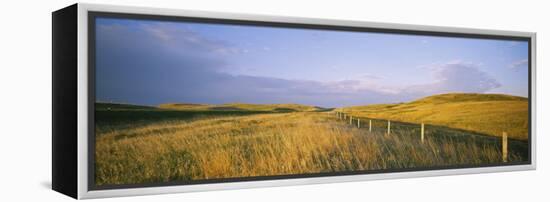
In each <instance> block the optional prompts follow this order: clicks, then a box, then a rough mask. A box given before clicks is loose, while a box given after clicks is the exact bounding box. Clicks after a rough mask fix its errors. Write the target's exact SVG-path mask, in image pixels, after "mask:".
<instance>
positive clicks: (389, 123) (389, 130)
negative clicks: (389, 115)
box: [387, 120, 391, 135]
mask: <svg viewBox="0 0 550 202" xmlns="http://www.w3.org/2000/svg"><path fill="white" fill-rule="evenodd" d="M390 133H391V122H390V120H388V133H387V134H388V135H389V134H390Z"/></svg>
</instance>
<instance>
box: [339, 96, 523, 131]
mask: <svg viewBox="0 0 550 202" xmlns="http://www.w3.org/2000/svg"><path fill="white" fill-rule="evenodd" d="M338 110H339V111H345V112H346V113H349V114H351V115H352V116H359V117H370V118H377V119H390V120H396V121H403V122H412V123H421V122H424V123H426V124H434V125H442V126H448V127H452V128H458V129H464V130H470V131H475V132H479V133H483V134H487V135H492V136H501V135H502V132H504V131H506V132H507V133H508V136H509V137H510V138H514V139H520V140H526V139H527V138H528V128H529V121H528V118H529V102H528V99H527V98H524V97H517V96H510V95H502V94H473V93H472V94H470V93H468V94H462V93H451V94H441V95H434V96H429V97H425V98H422V99H419V100H415V101H412V102H408V103H400V104H377V105H367V106H354V107H345V108H340V109H338Z"/></svg>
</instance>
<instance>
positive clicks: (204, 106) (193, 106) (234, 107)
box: [159, 103, 324, 112]
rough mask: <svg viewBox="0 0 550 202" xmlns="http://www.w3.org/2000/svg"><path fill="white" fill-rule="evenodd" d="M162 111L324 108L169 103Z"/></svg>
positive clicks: (279, 105) (161, 106)
mask: <svg viewBox="0 0 550 202" xmlns="http://www.w3.org/2000/svg"><path fill="white" fill-rule="evenodd" d="M159 108H161V109H172V110H186V111H192V110H214V111H272V112H294V111H296V112H308V111H321V110H323V109H324V108H320V107H315V106H308V105H300V104H246V103H228V104H221V105H209V104H189V103H168V104H161V105H159Z"/></svg>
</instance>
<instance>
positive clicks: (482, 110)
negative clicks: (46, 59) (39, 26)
mask: <svg viewBox="0 0 550 202" xmlns="http://www.w3.org/2000/svg"><path fill="white" fill-rule="evenodd" d="M52 21H53V28H52V29H53V56H52V57H53V169H52V170H53V173H52V179H53V183H52V184H53V189H54V190H56V191H59V192H61V193H63V194H66V195H69V196H71V197H74V198H97V197H113V196H128V195H143V194H160V193H177V192H191V191H206V190H220V189H239V188H248V187H264V186H282V185H300V184H312V183H326V182H347V181H357V180H373V179H390V178H406V177H422V176H436V175H452V174H469V173H486V172H502V171H517V170H531V169H535V130H534V128H535V123H536V121H535V96H536V93H535V85H534V84H535V55H536V54H535V44H536V43H535V33H527V32H515V31H495V30H479V29H465V28H451V27H432V26H418V25H403V24H384V23H370V22H357V21H338V20H323V19H309V18H293V17H277V16H261V15H246V14H229V13H211V12H203V11H201V12H199V11H182V10H171V9H158V8H155V9H153V8H141V7H123V6H111V5H93V4H75V5H72V6H69V7H67V8H64V9H61V10H58V11H55V12H54V13H53V18H52Z"/></svg>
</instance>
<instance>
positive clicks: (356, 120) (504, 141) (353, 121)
mask: <svg viewBox="0 0 550 202" xmlns="http://www.w3.org/2000/svg"><path fill="white" fill-rule="evenodd" d="M334 113H335V115H336V118H337V119H339V120H343V121H344V122H346V123H349V125H352V126H354V127H357V128H361V123H362V121H368V123H369V124H368V131H369V132H372V130H373V125H372V122H373V120H375V119H371V118H364V117H363V118H360V117H354V116H352V115H349V114H346V113H344V112H339V111H334ZM348 120H349V122H348ZM386 125H387V128H386V132H385V133H384V134H385V135H390V134H391V132H392V121H391V120H387V124H386ZM418 125H419V128H420V141H421V143H424V139H425V134H426V125H425V124H424V123H423V122H422V123H420V124H418ZM501 146H502V161H503V162H508V133H506V132H503V133H502V136H501Z"/></svg>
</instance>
